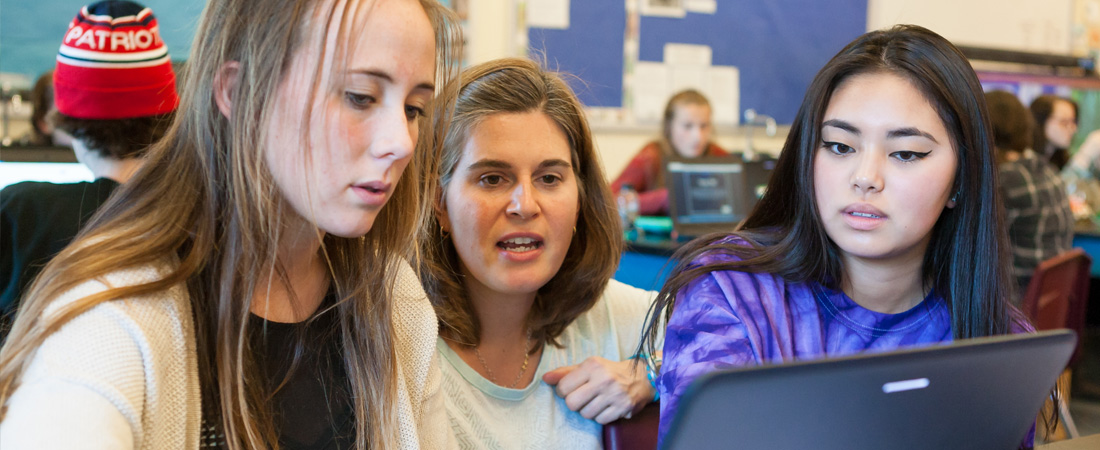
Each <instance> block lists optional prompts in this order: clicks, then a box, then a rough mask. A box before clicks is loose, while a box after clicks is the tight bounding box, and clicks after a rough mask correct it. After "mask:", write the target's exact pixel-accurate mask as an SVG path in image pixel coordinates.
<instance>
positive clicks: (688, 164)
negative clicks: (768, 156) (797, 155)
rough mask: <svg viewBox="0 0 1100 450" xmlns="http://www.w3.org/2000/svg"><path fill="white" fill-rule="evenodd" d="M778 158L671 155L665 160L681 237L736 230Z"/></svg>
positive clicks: (671, 209) (672, 211)
mask: <svg viewBox="0 0 1100 450" xmlns="http://www.w3.org/2000/svg"><path fill="white" fill-rule="evenodd" d="M774 167H775V161H774V160H764V161H752V162H743V161H741V160H740V158H736V157H703V158H694V159H685V158H670V159H669V160H667V161H666V162H665V181H666V183H665V184H666V186H667V187H668V199H669V202H668V203H669V215H670V216H671V217H672V230H673V231H674V232H676V234H677V235H678V236H679V237H697V236H702V235H704V234H707V233H711V232H715V231H733V230H734V229H736V228H737V226H738V224H740V223H741V221H743V220H745V218H746V217H748V215H749V212H751V211H752V208H753V206H755V205H756V201H757V200H759V199H760V197H762V196H763V195H764V188H766V187H767V184H768V179H769V178H770V177H771V172H772V169H774Z"/></svg>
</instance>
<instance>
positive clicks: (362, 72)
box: [348, 69, 435, 92]
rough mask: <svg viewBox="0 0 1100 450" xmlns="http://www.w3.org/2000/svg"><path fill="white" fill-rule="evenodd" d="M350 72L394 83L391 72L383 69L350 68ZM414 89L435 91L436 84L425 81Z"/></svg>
mask: <svg viewBox="0 0 1100 450" xmlns="http://www.w3.org/2000/svg"><path fill="white" fill-rule="evenodd" d="M348 72H349V73H350V74H352V75H367V76H371V77H375V78H381V79H382V80H384V81H386V82H387V83H390V84H393V77H392V76H390V74H388V73H386V72H383V71H381V70H374V69H354V70H349V71H348ZM413 89H426V90H429V91H432V92H435V85H434V84H432V83H427V82H425V83H420V84H417V85H416V87H414V88H413Z"/></svg>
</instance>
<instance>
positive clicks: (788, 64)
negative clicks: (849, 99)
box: [528, 0, 867, 123]
mask: <svg viewBox="0 0 1100 450" xmlns="http://www.w3.org/2000/svg"><path fill="white" fill-rule="evenodd" d="M641 1H646V0H641ZM570 3H571V4H570V8H571V10H570V26H569V28H568V29H565V30H547V29H540V28H529V30H528V33H529V36H528V37H529V42H530V48H531V49H532V51H533V53H534V54H535V55H536V57H538V55H539V52H542V53H544V54H545V58H546V60H547V61H548V62H549V63H550V65H551V67H552V68H555V64H556V65H557V66H556V68H557V69H559V70H562V71H566V72H570V73H573V74H574V75H577V76H578V77H580V78H581V79H582V80H584V81H585V82H586V83H587V85H588V86H587V89H588V92H584V89H585V88H581V89H580V90H581V92H580V93H579V96H580V98H581V100H582V101H584V102H585V104H586V105H589V106H605V107H607V106H610V107H616V106H622V105H623V96H622V77H623V40H624V37H623V35H624V30H625V25H626V8H625V6H624V2H623V1H621V0H573V1H571V2H570ZM866 28H867V0H831V1H829V2H821V1H815V0H769V1H759V0H717V1H716V9H715V11H714V13H713V14H706V13H694V12H690V11H689V12H687V13H686V14H685V15H684V17H682V18H681V17H653V16H647V15H642V16H641V20H640V24H639V30H638V43H639V48H638V60H639V61H649V62H660V61H661V60H662V58H663V57H664V56H663V53H664V46H665V44H667V43H683V44H697V45H707V46H710V47H711V49H712V55H713V56H712V65H721V66H736V67H737V68H738V69H739V72H740V108H741V110H744V109H747V108H754V109H756V110H757V111H758V112H761V113H763V114H768V115H771V116H773V117H775V118H776V120H778V121H779V122H780V123H790V122H791V121H792V120H793V119H794V115H795V113H796V112H797V110H798V107H799V104H800V103H801V101H802V97H803V95H804V94H805V89H806V87H807V86H808V85H809V83H810V81H811V80H812V79H813V76H814V75H815V74H816V73H817V71H818V70H819V69H820V68H821V66H823V65H824V64H825V62H827V61H828V60H829V59H830V58H831V57H832V56H833V55H834V54H836V52H838V51H839V50H840V49H841V48H843V47H844V45H845V44H847V43H848V42H850V41H851V40H852V39H854V38H856V37H857V36H859V35H861V34H863V33H864V32H865V31H866Z"/></svg>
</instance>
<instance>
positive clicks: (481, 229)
mask: <svg viewBox="0 0 1100 450" xmlns="http://www.w3.org/2000/svg"><path fill="white" fill-rule="evenodd" d="M461 78H462V80H463V81H462V87H461V90H460V91H459V93H458V100H457V103H456V107H455V116H454V122H453V125H452V126H451V127H450V128H449V129H448V130H447V134H446V140H445V141H444V145H443V155H442V158H441V161H442V163H441V164H440V166H439V168H438V172H436V173H433V174H429V175H427V177H428V178H433V177H438V178H439V179H440V180H441V185H440V192H439V193H438V194H437V196H436V197H435V198H436V201H437V202H438V203H437V207H436V215H435V216H434V220H433V221H432V222H433V223H431V224H430V225H429V227H428V230H429V231H428V234H429V236H428V237H427V238H426V239H424V240H423V254H424V255H425V258H424V260H423V263H424V264H423V265H422V266H421V268H420V275H421V279H422V280H423V282H424V288H425V291H427V293H428V295H429V297H431V299H432V303H433V304H434V305H435V308H436V312H437V314H438V315H439V321H440V339H439V341H438V344H437V346H438V349H439V352H440V354H442V355H443V363H442V367H443V386H444V392H445V394H446V399H447V401H446V404H447V412H448V415H449V416H450V423H451V428H452V431H453V433H454V434H455V436H456V440H457V441H458V442H459V444H460V447H462V448H535V447H538V448H568V449H584V448H591V449H598V448H602V443H601V442H602V435H601V424H605V423H608V422H611V421H613V420H615V419H618V418H620V417H623V416H629V415H630V414H631V413H632V412H634V411H637V410H639V409H641V407H642V406H644V405H645V404H646V403H649V402H650V401H652V400H653V395H654V389H653V387H652V386H651V385H650V383H649V380H648V379H647V374H646V371H645V370H644V366H642V365H638V364H635V363H634V361H633V360H632V359H631V358H632V356H633V355H634V353H633V350H634V347H635V346H636V344H637V340H638V338H639V336H640V335H641V330H642V327H643V325H644V322H645V314H646V310H647V309H648V307H649V304H650V301H651V300H652V298H653V297H652V295H651V294H653V293H652V292H648V291H643V290H640V289H636V288H633V287H630V286H627V285H625V284H622V283H619V282H617V281H614V280H610V278H611V275H612V274H613V273H614V271H615V267H616V266H617V263H618V261H619V254H620V252H621V247H622V234H621V232H620V228H619V225H618V218H617V215H616V213H615V207H614V204H613V202H612V199H611V198H612V197H611V193H610V191H609V190H608V188H607V182H606V181H605V178H604V173H603V170H602V168H601V166H600V162H599V157H598V156H597V154H596V151H595V148H594V145H593V140H592V136H591V134H590V132H589V128H588V123H587V121H586V120H585V115H584V113H583V111H582V109H581V104H580V102H578V101H577V98H576V97H575V96H574V94H573V92H572V91H571V90H570V89H569V87H568V86H567V85H566V84H565V83H564V82H562V80H561V79H560V78H559V77H558V76H557V75H556V74H553V73H550V72H546V71H544V70H543V69H541V68H539V67H538V66H537V65H536V64H535V63H533V62H531V61H528V60H522V59H501V60H495V61H490V62H487V63H484V64H480V65H477V66H474V67H471V68H469V69H467V70H466V71H464V72H463V74H462V77H461ZM540 378H541V381H540ZM559 397H560V398H559Z"/></svg>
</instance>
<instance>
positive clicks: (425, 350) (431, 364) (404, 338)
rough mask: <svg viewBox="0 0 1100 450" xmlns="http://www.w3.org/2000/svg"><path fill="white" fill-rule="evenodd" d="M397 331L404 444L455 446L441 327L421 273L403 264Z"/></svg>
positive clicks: (414, 446)
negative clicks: (443, 368) (445, 393)
mask: <svg viewBox="0 0 1100 450" xmlns="http://www.w3.org/2000/svg"><path fill="white" fill-rule="evenodd" d="M393 300H394V307H393V314H394V318H393V320H394V331H395V332H396V333H397V360H398V372H399V377H400V378H401V380H400V381H399V384H398V390H399V392H398V397H399V400H401V402H402V403H403V404H401V405H398V414H399V415H398V418H399V420H400V425H399V426H400V427H401V429H400V430H399V431H400V436H401V441H402V442H401V448H404V449H418V448H419V449H424V450H434V449H450V448H456V447H457V446H456V445H455V443H454V442H453V441H452V440H453V436H452V435H451V433H450V428H449V425H448V423H447V412H446V410H445V409H444V405H443V392H442V389H441V386H442V377H443V375H442V372H441V371H440V368H439V355H438V354H437V352H436V351H435V340H436V336H437V335H438V332H439V325H438V322H437V319H436V316H435V310H434V309H432V305H431V303H430V302H429V301H428V296H427V295H426V294H425V293H424V289H423V287H421V285H420V280H419V278H417V276H416V273H415V272H413V269H412V267H411V266H409V264H408V263H406V262H404V261H403V262H402V263H401V266H400V268H399V271H398V275H397V282H396V286H394V299H393Z"/></svg>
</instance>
